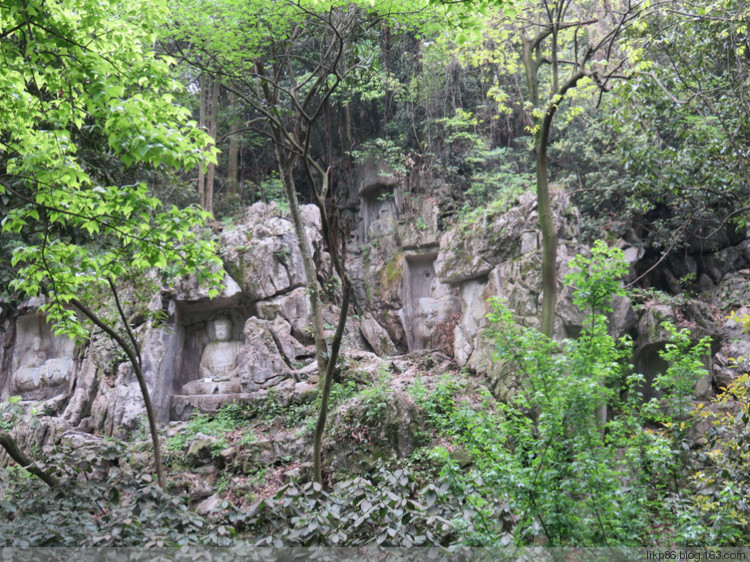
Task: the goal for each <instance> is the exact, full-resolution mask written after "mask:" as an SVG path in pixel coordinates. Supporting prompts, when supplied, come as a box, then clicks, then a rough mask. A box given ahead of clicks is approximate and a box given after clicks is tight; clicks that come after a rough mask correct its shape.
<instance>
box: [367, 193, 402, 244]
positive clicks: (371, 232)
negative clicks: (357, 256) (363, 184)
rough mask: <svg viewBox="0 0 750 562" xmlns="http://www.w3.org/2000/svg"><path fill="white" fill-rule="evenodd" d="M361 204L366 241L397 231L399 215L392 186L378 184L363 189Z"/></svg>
mask: <svg viewBox="0 0 750 562" xmlns="http://www.w3.org/2000/svg"><path fill="white" fill-rule="evenodd" d="M360 205H361V207H360V208H361V212H362V224H363V227H364V240H365V241H366V242H367V241H371V240H373V239H377V238H381V237H382V236H386V235H388V234H392V233H394V232H395V230H396V223H397V220H398V216H397V206H396V200H395V195H394V192H393V189H392V188H391V187H389V186H387V185H382V184H376V185H374V186H371V187H369V188H368V189H366V190H363V191H362V192H361V193H360Z"/></svg>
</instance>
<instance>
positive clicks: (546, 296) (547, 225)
mask: <svg viewBox="0 0 750 562" xmlns="http://www.w3.org/2000/svg"><path fill="white" fill-rule="evenodd" d="M551 125H552V118H551V117H550V118H549V119H547V118H546V116H545V119H544V120H543V121H542V123H541V124H540V126H539V130H538V131H537V134H536V200H537V209H538V211H539V228H540V230H541V231H542V333H543V334H544V335H545V336H548V337H550V338H551V337H552V336H553V334H554V330H555V307H556V305H557V232H555V224H554V220H553V217H552V199H551V196H550V192H549V172H548V170H547V142H548V140H549V130H550V127H551Z"/></svg>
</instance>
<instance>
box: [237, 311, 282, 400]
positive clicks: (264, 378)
mask: <svg viewBox="0 0 750 562" xmlns="http://www.w3.org/2000/svg"><path fill="white" fill-rule="evenodd" d="M244 334H245V345H244V346H243V347H242V350H241V351H240V361H239V365H238V371H239V376H240V383H241V384H242V390H243V392H250V391H253V390H258V389H260V388H265V387H269V386H273V385H274V384H278V383H279V382H280V381H281V380H282V379H284V378H286V377H288V376H289V375H290V374H291V371H290V369H289V367H288V366H287V364H286V363H285V362H284V360H283V358H282V357H281V354H280V353H279V348H278V347H277V346H276V342H275V341H274V338H273V333H272V331H271V329H270V327H269V325H268V323H267V321H265V320H259V319H258V318H249V319H248V320H247V323H246V324H245V330H244Z"/></svg>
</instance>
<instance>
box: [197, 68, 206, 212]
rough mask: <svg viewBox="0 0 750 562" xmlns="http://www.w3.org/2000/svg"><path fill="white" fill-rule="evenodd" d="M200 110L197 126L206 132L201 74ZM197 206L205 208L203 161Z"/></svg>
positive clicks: (199, 173)
mask: <svg viewBox="0 0 750 562" xmlns="http://www.w3.org/2000/svg"><path fill="white" fill-rule="evenodd" d="M200 90H201V95H200V109H199V117H198V126H199V127H200V129H201V131H205V130H206V75H205V74H203V73H201V77H200ZM198 204H199V205H200V206H201V207H203V208H204V209H205V208H206V169H205V161H204V162H203V163H201V165H200V167H199V168H198Z"/></svg>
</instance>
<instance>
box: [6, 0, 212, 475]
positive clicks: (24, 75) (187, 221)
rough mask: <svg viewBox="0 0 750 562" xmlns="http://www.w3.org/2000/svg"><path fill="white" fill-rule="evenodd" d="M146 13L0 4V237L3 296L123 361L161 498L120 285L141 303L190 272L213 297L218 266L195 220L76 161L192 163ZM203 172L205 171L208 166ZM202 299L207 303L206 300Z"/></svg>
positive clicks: (194, 134) (196, 142)
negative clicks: (3, 240) (100, 339)
mask: <svg viewBox="0 0 750 562" xmlns="http://www.w3.org/2000/svg"><path fill="white" fill-rule="evenodd" d="M165 15H166V11H165V6H164V4H163V3H159V2H148V3H145V2H125V1H121V0H107V1H104V2H99V1H92V0H66V1H64V2H45V1H43V0H30V1H29V0H25V1H16V0H9V1H8V2H4V3H3V5H2V11H1V12H0V38H2V42H0V59H2V61H3V66H2V69H0V113H2V114H3V115H5V116H10V117H11V118H8V119H4V120H3V122H2V124H0V195H1V196H3V198H4V199H5V203H6V204H8V205H10V207H11V208H10V209H9V211H8V213H7V215H6V216H5V218H4V219H3V221H2V229H3V232H4V233H13V234H16V235H19V236H21V237H22V239H23V240H24V244H23V245H21V246H19V247H17V248H16V249H15V251H14V254H13V265H14V266H17V267H18V268H19V269H18V271H17V279H16V280H15V281H14V283H13V285H14V287H15V288H16V289H18V290H19V291H21V292H22V293H23V294H25V295H29V296H31V295H44V296H45V297H46V304H45V305H44V306H43V307H42V310H43V311H44V312H45V313H46V314H47V318H48V320H49V321H50V322H51V323H52V324H53V328H54V331H55V332H56V333H58V334H67V335H69V336H70V337H74V338H77V339H78V340H83V339H85V338H87V337H88V334H89V329H90V325H89V324H85V323H84V318H85V319H87V320H88V321H89V322H90V323H91V324H93V325H95V326H96V327H97V328H99V329H100V330H102V331H104V332H105V333H106V334H108V335H109V336H110V337H111V338H112V339H113V340H114V341H115V342H116V343H117V345H119V346H120V347H121V348H122V350H123V351H124V352H125V354H126V355H127V357H128V359H129V361H130V363H131V364H132V367H133V370H134V372H135V375H136V377H137V379H138V383H139V385H140V389H141V392H142V394H143V398H144V402H145V405H146V411H147V415H148V420H149V427H150V430H151V437H152V441H153V448H154V463H155V468H156V472H157V475H158V480H159V483H160V485H161V486H162V487H163V486H164V484H165V482H164V475H163V470H162V467H161V456H160V449H159V440H158V436H157V432H156V421H155V417H154V412H153V408H152V406H151V400H150V398H149V394H148V388H147V386H146V382H145V379H144V376H143V361H142V358H141V356H140V351H139V350H140V345H139V339H138V336H137V334H136V333H135V332H134V326H133V318H132V317H131V315H130V314H129V312H130V313H132V310H131V311H129V310H128V309H126V307H124V306H123V302H122V300H121V298H120V294H119V291H121V285H122V284H123V283H125V282H131V283H135V284H136V286H139V287H140V288H141V289H152V288H153V287H154V286H157V285H158V283H159V281H160V278H159V277H158V276H156V275H153V274H152V273H151V272H161V273H162V274H165V275H168V276H172V275H182V274H189V273H191V272H195V271H197V272H199V277H200V278H201V280H202V281H210V282H212V283H213V284H214V285H218V284H220V283H221V279H220V278H219V274H218V273H216V272H218V271H220V269H219V268H218V267H214V266H217V265H218V264H219V261H218V258H217V257H216V255H215V253H214V248H213V245H212V243H211V242H210V241H209V240H205V239H203V238H202V236H201V234H200V228H199V227H200V225H201V224H202V222H203V221H204V219H205V216H206V215H205V213H204V212H202V211H199V210H197V209H192V208H188V209H183V210H180V209H178V208H176V207H171V208H163V207H162V205H161V203H160V202H159V200H158V199H156V198H155V197H154V196H153V195H152V194H151V193H150V191H149V187H148V186H147V185H146V184H145V183H144V182H137V183H134V184H129V185H128V184H118V183H114V182H112V181H111V179H112V173H111V170H108V169H106V168H104V169H102V168H99V167H97V166H94V165H92V162H90V161H87V160H86V159H85V158H84V157H82V154H83V153H84V151H82V150H81V147H82V146H84V145H86V143H90V142H99V143H100V144H99V149H100V150H101V151H103V152H105V153H107V154H108V155H110V156H111V158H112V161H113V162H115V163H116V165H117V166H119V168H120V169H125V168H129V167H137V166H144V167H151V168H154V169H161V168H179V167H180V166H186V167H190V166H193V165H195V164H198V163H199V162H200V161H201V159H202V158H204V157H205V154H204V152H203V147H205V146H206V145H207V144H208V140H209V139H208V138H207V136H206V135H205V134H204V133H202V132H201V131H199V130H197V129H196V128H195V127H194V124H193V123H191V122H189V121H188V119H187V117H188V114H187V111H186V110H185V109H182V108H180V107H177V106H176V105H174V104H173V103H172V102H173V99H174V92H175V91H176V89H177V87H178V85H177V83H176V82H175V81H174V80H173V79H172V78H170V74H169V72H170V70H169V67H170V61H169V59H166V58H159V57H157V56H155V55H154V54H153V51H152V50H151V45H152V42H153V40H154V34H153V31H152V26H153V25H154V24H155V23H157V22H159V21H160V20H161V19H163V18H164V17H165ZM207 157H208V159H209V160H211V159H214V158H215V156H214V155H213V153H212V152H209V153H208V156H207ZM211 293H212V294H215V293H216V289H215V288H212V289H211Z"/></svg>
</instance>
